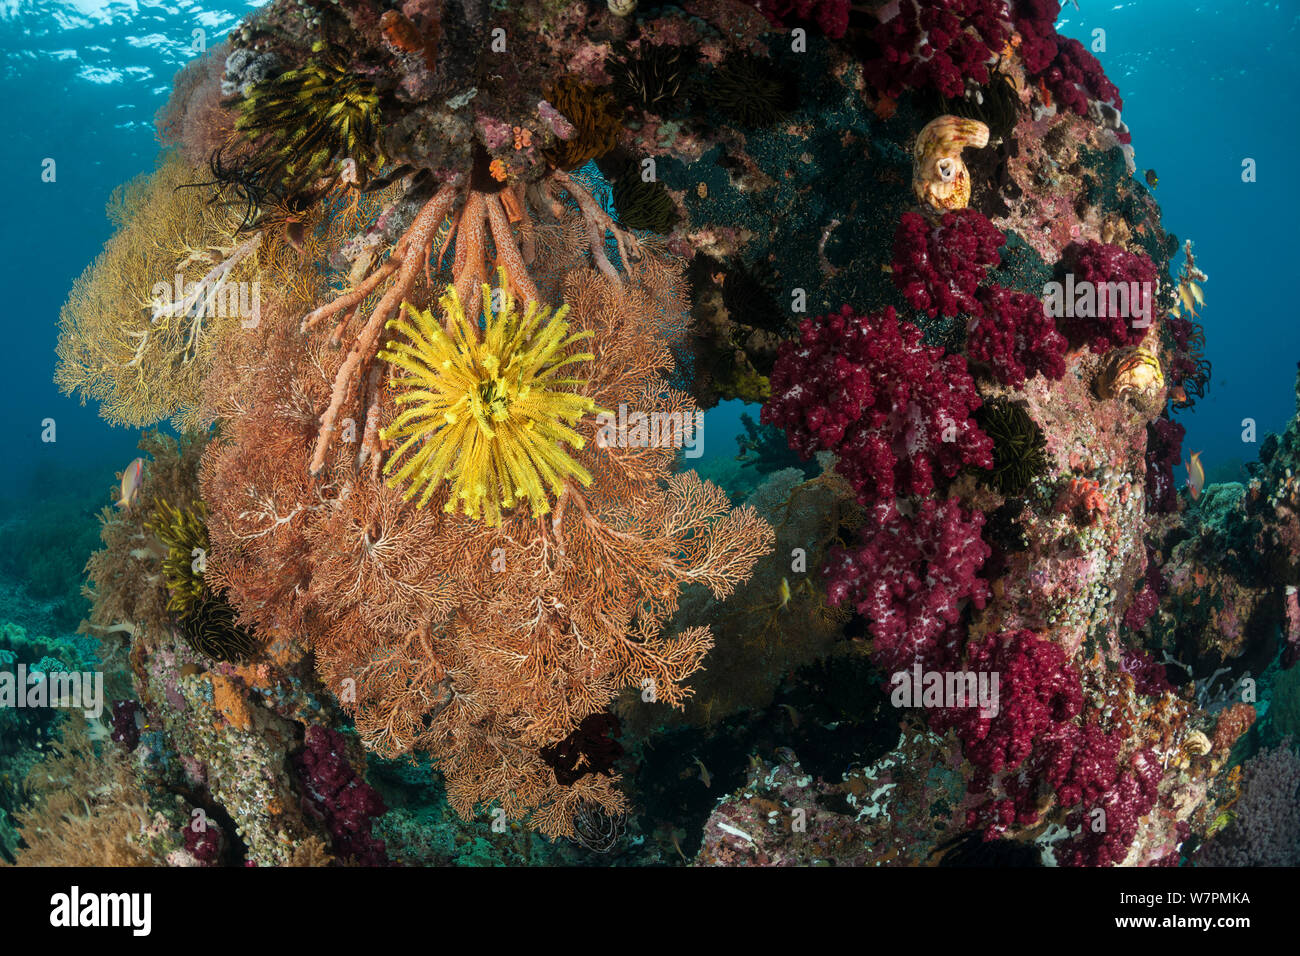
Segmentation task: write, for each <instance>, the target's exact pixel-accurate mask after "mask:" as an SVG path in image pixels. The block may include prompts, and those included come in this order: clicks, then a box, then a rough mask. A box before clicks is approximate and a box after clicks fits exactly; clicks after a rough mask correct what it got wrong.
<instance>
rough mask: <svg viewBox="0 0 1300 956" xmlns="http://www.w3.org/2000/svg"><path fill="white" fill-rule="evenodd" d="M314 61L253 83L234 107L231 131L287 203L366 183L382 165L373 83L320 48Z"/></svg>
mask: <svg viewBox="0 0 1300 956" xmlns="http://www.w3.org/2000/svg"><path fill="white" fill-rule="evenodd" d="M313 55H314V57H315V58H314V59H312V60H309V61H308V62H307V63H305V64H304V65H302V66H301V67H298V68H297V69H293V70H288V71H286V72H284V73H281V74H280V75H279V76H276V77H272V78H271V79H268V80H265V81H263V82H260V83H255V84H253V85H252V86H251V87H249V88H248V90H247V91H246V92H245V93H244V95H243V97H242V98H241V99H240V100H238V101H237V102H236V104H235V105H236V108H237V109H238V111H239V118H238V119H237V120H236V121H235V128H236V129H237V130H238V131H239V132H240V133H241V134H242V135H243V136H244V138H245V139H246V141H247V142H248V143H249V145H250V146H251V147H252V149H253V152H254V155H255V157H256V159H255V162H256V164H257V169H258V172H259V175H260V177H261V180H262V183H263V184H264V186H265V187H266V188H268V189H275V190H277V191H279V192H280V193H281V194H283V195H285V196H291V195H308V196H311V195H314V194H315V193H317V192H319V186H320V184H321V183H322V182H323V183H326V184H329V183H332V182H334V181H335V180H337V179H339V178H344V179H346V180H348V181H351V182H356V183H365V182H366V181H367V180H369V179H370V177H371V175H372V174H373V173H375V172H377V171H378V169H379V167H380V166H381V165H382V164H383V156H382V154H381V152H380V148H379V132H380V131H379V119H380V105H379V93H378V92H377V91H376V89H375V87H374V84H373V83H371V82H370V81H369V80H368V79H366V78H365V77H362V76H358V75H357V74H355V73H353V72H351V71H350V70H348V69H347V68H346V67H344V66H343V65H341V64H340V63H339V62H336V60H335V59H334V58H333V57H332V56H330V55H329V54H328V53H327V52H326V51H325V50H324V48H323V47H322V46H321V45H319V44H318V45H317V47H315V48H313Z"/></svg>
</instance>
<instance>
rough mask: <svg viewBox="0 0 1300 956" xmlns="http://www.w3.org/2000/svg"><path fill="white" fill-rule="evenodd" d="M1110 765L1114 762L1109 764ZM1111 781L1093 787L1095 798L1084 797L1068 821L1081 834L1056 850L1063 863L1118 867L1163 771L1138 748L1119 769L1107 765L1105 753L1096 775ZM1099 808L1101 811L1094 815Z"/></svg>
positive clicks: (1152, 803)
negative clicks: (1109, 778)
mask: <svg viewBox="0 0 1300 956" xmlns="http://www.w3.org/2000/svg"><path fill="white" fill-rule="evenodd" d="M1111 766H1113V763H1112V764H1111ZM1108 772H1109V773H1110V775H1111V781H1110V782H1109V783H1108V784H1106V785H1105V786H1098V787H1096V789H1095V790H1094V794H1095V797H1094V799H1091V800H1089V799H1086V798H1085V800H1084V803H1083V805H1082V806H1081V807H1080V808H1079V810H1078V811H1077V812H1076V813H1074V814H1072V815H1071V817H1070V818H1069V820H1067V824H1068V825H1069V826H1071V827H1078V828H1079V832H1078V833H1077V834H1075V835H1074V836H1072V837H1070V838H1069V839H1068V840H1066V841H1064V842H1063V843H1062V844H1061V845H1060V847H1058V848H1057V850H1056V859H1057V862H1058V863H1060V864H1061V865H1062V866H1116V865H1118V864H1120V863H1123V862H1124V858H1125V857H1126V856H1128V851H1129V848H1130V847H1131V846H1132V845H1133V839H1134V838H1135V837H1136V836H1137V831H1138V825H1139V823H1140V822H1141V819H1142V817H1143V816H1145V815H1146V814H1147V813H1149V812H1151V809H1152V807H1154V806H1155V805H1156V802H1157V800H1158V798H1159V793H1158V789H1157V788H1158V787H1159V785H1160V780H1161V778H1162V777H1163V776H1164V772H1163V771H1162V770H1161V768H1160V762H1159V761H1158V760H1157V759H1156V757H1155V754H1153V753H1152V752H1151V751H1150V750H1139V751H1138V752H1137V753H1136V754H1134V755H1133V757H1132V759H1131V760H1130V761H1129V762H1128V766H1127V767H1125V768H1124V769H1123V770H1120V771H1118V772H1115V771H1113V770H1110V768H1109V767H1108V766H1107V757H1105V756H1103V757H1102V758H1100V759H1099V760H1098V763H1097V766H1096V768H1095V774H1096V775H1097V777H1098V778H1099V779H1100V778H1101V777H1104V776H1105V775H1107V773H1108ZM1098 811H1101V814H1098Z"/></svg>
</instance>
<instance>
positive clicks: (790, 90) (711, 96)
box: [696, 53, 799, 129]
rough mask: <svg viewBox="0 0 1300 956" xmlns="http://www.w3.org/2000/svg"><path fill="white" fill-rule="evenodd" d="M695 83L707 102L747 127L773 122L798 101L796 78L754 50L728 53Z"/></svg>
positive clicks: (766, 124) (762, 125)
mask: <svg viewBox="0 0 1300 956" xmlns="http://www.w3.org/2000/svg"><path fill="white" fill-rule="evenodd" d="M696 82H697V84H698V92H699V94H700V96H701V98H702V99H703V100H704V102H705V103H706V104H708V105H709V106H711V107H712V108H713V109H715V110H717V111H718V112H719V113H721V114H722V115H723V116H725V117H726V118H727V119H728V120H730V121H731V122H732V123H735V124H736V125H737V126H742V127H745V128H748V129H761V128H762V127H765V126H772V125H774V124H775V123H776V122H777V121H778V120H780V119H781V118H782V117H783V116H785V115H786V114H788V113H790V112H791V111H793V110H794V108H795V106H796V105H797V103H798V97H799V93H798V87H797V85H796V83H795V80H794V78H793V77H792V76H790V75H789V74H788V73H786V72H785V71H784V70H782V69H780V68H779V67H777V65H776V64H775V63H773V62H772V61H771V60H761V59H759V58H758V57H756V56H754V55H753V54H752V53H732V54H729V55H728V56H727V58H726V59H724V60H723V61H722V62H721V63H720V64H718V65H717V66H716V67H714V68H713V70H711V71H710V72H709V73H707V74H705V75H704V76H703V77H700V78H698V79H697V81H696Z"/></svg>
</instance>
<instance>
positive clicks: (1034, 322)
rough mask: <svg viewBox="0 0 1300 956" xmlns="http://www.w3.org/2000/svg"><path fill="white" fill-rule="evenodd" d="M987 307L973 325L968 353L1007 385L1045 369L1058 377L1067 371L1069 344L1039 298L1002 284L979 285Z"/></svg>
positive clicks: (1049, 375) (1046, 373) (1047, 375)
mask: <svg viewBox="0 0 1300 956" xmlns="http://www.w3.org/2000/svg"><path fill="white" fill-rule="evenodd" d="M978 297H979V300H980V304H981V305H982V306H983V311H982V312H981V314H980V315H978V316H976V317H975V318H974V319H973V320H972V321H971V324H970V328H969V329H968V331H967V337H966V354H967V355H968V356H969V357H970V358H971V359H973V360H975V361H977V362H983V363H984V364H985V365H988V366H989V367H990V369H991V370H992V372H993V377H994V378H995V379H997V380H998V381H999V382H1001V383H1002V384H1003V385H1010V386H1011V387H1013V388H1019V387H1020V386H1021V385H1023V384H1024V383H1025V380H1026V379H1027V378H1032V377H1033V376H1035V375H1038V374H1040V373H1041V374H1042V375H1043V376H1044V377H1045V378H1048V379H1051V380H1053V381H1056V380H1057V379H1060V378H1061V377H1062V376H1064V375H1065V353H1066V350H1067V349H1068V348H1069V344H1068V343H1067V342H1066V341H1065V336H1063V335H1062V334H1061V333H1060V332H1058V331H1057V330H1056V322H1055V320H1053V319H1052V317H1051V316H1050V315H1048V314H1047V312H1046V310H1045V309H1044V308H1043V303H1042V301H1041V300H1039V299H1038V298H1037V297H1035V296H1032V295H1029V294H1028V293H1025V292H1015V291H1013V290H1011V289H1004V288H1002V286H997V285H995V286H990V287H988V288H987V289H981V290H980V292H979V294H978Z"/></svg>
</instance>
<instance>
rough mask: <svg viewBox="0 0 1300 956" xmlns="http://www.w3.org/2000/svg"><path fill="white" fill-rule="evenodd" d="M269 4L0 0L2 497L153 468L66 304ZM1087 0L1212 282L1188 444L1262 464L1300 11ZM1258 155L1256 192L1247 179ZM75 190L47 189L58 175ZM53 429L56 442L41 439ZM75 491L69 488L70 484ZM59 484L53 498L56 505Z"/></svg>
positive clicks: (723, 432) (724, 432)
mask: <svg viewBox="0 0 1300 956" xmlns="http://www.w3.org/2000/svg"><path fill="white" fill-rule="evenodd" d="M258 5H259V4H257V3H244V2H227V3H221V2H208V3H204V4H197V3H192V2H177V3H160V2H116V3H112V2H110V3H105V2H99V0H79V2H53V0H39V2H24V0H3V2H0V103H3V107H4V109H5V110H6V111H7V114H8V118H9V121H8V122H7V123H6V129H5V133H6V146H5V150H4V153H3V158H0V163H3V166H0V174H2V175H3V182H4V183H6V185H7V186H8V189H7V197H6V198H7V201H6V204H5V205H6V213H7V216H6V229H5V254H4V256H3V257H2V259H0V269H2V270H3V273H2V274H3V282H4V288H5V289H6V290H7V292H8V296H7V301H6V307H7V309H8V316H7V319H8V321H7V322H6V323H5V325H6V329H7V332H8V336H7V340H6V344H7V351H8V361H7V374H6V375H5V377H4V400H5V408H6V420H7V423H8V429H9V444H8V449H9V456H8V458H7V461H8V467H6V468H5V469H3V470H0V495H5V494H13V493H20V494H21V493H23V492H24V491H25V490H26V489H27V488H28V487H29V486H30V485H31V484H32V482H33V480H34V479H35V480H37V481H40V482H43V481H44V480H45V479H44V477H43V476H46V475H56V476H57V475H60V474H64V473H66V472H67V471H68V470H75V471H82V472H86V473H95V474H103V475H106V480H107V481H111V480H112V473H113V471H114V470H116V469H120V468H121V467H122V466H123V465H124V464H125V463H126V462H127V461H129V460H130V459H131V458H132V457H134V455H135V450H134V449H135V443H136V440H137V437H138V436H137V435H136V434H135V433H134V432H131V431H129V430H126V429H111V428H109V427H108V426H107V425H105V424H104V423H103V422H102V421H101V420H100V419H99V417H98V415H97V413H96V409H95V408H94V407H93V406H86V407H84V408H83V407H81V406H80V405H79V404H78V403H77V401H76V400H75V399H68V398H64V397H63V396H61V395H59V394H58V392H57V390H56V389H55V387H54V385H53V384H52V382H51V377H52V374H53V370H54V342H55V335H56V322H57V317H58V310H59V307H60V305H61V304H62V303H63V301H64V298H65V297H66V295H67V292H68V289H69V287H70V286H71V284H72V281H73V280H74V279H75V277H76V276H77V275H78V274H79V273H80V272H81V270H82V269H84V268H85V266H86V265H87V264H88V263H89V262H90V261H91V259H93V257H94V256H95V254H96V253H97V252H98V251H99V249H100V247H101V245H102V243H103V241H104V240H105V239H106V238H107V237H108V234H109V224H108V222H107V221H106V220H105V218H104V215H103V210H104V204H105V202H106V200H107V198H108V195H109V193H110V192H111V191H112V189H113V188H114V187H115V186H117V185H118V184H120V183H121V182H123V181H125V180H127V179H129V178H130V177H132V176H133V175H136V174H138V173H140V172H143V171H145V170H147V169H149V168H150V167H151V165H152V162H153V157H154V154H155V152H156V148H157V144H156V141H155V138H154V130H153V115H154V113H155V111H156V110H157V109H158V107H159V106H161V105H162V103H163V102H164V101H165V99H166V96H167V92H168V89H169V86H170V82H171V77H172V74H173V73H174V72H175V71H176V69H177V68H179V67H180V66H181V65H183V64H184V63H185V62H186V61H188V60H189V59H191V58H192V57H193V56H195V55H196V52H197V51H196V39H195V34H194V31H195V30H201V31H203V34H202V39H203V40H205V41H206V43H208V44H214V43H216V42H219V40H220V39H221V38H222V37H223V36H224V35H225V33H226V32H227V31H228V30H229V29H230V28H231V27H232V26H233V25H234V24H235V23H236V22H238V19H239V18H240V17H241V16H242V15H243V14H244V13H246V12H247V11H248V10H250V9H252V8H254V7H256V6H258ZM1080 6H1081V7H1082V8H1083V9H1082V10H1081V11H1076V10H1075V9H1074V8H1073V7H1072V6H1071V5H1070V4H1069V3H1067V4H1066V9H1065V10H1064V11H1063V12H1062V17H1061V22H1060V29H1061V30H1062V32H1064V33H1066V34H1068V35H1071V36H1075V37H1077V38H1079V39H1080V40H1082V41H1084V42H1085V43H1091V41H1092V31H1093V30H1094V29H1095V28H1098V27H1100V28H1102V29H1104V30H1105V31H1106V50H1105V52H1102V53H1100V54H1099V58H1100V59H1101V61H1102V63H1103V64H1104V65H1105V67H1106V69H1107V72H1108V74H1109V75H1110V76H1111V78H1112V79H1113V80H1114V81H1115V83H1116V84H1117V85H1118V86H1119V88H1120V91H1121V93H1122V95H1123V97H1124V100H1125V110H1124V118H1125V120H1126V121H1127V122H1128V124H1129V126H1130V128H1131V129H1132V131H1133V144H1134V147H1135V149H1136V152H1137V163H1138V167H1139V175H1140V174H1141V172H1142V171H1144V170H1145V169H1147V168H1148V167H1150V168H1154V169H1155V170H1157V172H1158V174H1159V177H1160V182H1159V186H1158V187H1157V189H1156V195H1157V198H1158V199H1159V201H1160V203H1161V206H1162V207H1163V210H1164V221H1165V224H1166V227H1167V228H1168V229H1170V230H1171V231H1173V232H1175V233H1176V234H1177V235H1178V236H1179V237H1180V238H1191V239H1193V240H1194V241H1195V243H1196V246H1195V248H1196V254H1197V262H1198V265H1200V266H1201V267H1202V268H1203V269H1204V270H1205V271H1206V272H1208V273H1209V276H1210V281H1209V282H1208V283H1206V284H1205V293H1206V298H1207V306H1206V308H1205V310H1204V313H1203V322H1204V326H1205V330H1206V336H1207V340H1208V341H1207V351H1208V355H1209V357H1210V358H1211V360H1212V362H1213V364H1214V376H1213V382H1212V385H1211V389H1210V393H1209V395H1208V396H1207V398H1206V399H1205V400H1203V401H1202V402H1200V403H1199V404H1198V406H1197V408H1196V410H1195V412H1193V413H1185V414H1183V415H1182V416H1181V420H1182V421H1183V422H1184V423H1185V424H1186V426H1187V428H1188V438H1187V447H1188V450H1193V451H1195V450H1201V451H1203V452H1204V454H1203V460H1204V461H1205V462H1206V463H1207V467H1208V470H1209V471H1210V473H1211V475H1213V474H1214V468H1215V465H1216V463H1222V462H1228V461H1230V460H1232V459H1250V458H1253V457H1254V454H1255V450H1256V448H1257V447H1258V446H1257V445H1245V444H1243V443H1242V441H1241V432H1242V424H1241V423H1242V420H1243V419H1246V418H1252V419H1254V420H1255V421H1256V423H1257V426H1258V437H1259V438H1261V439H1262V437H1263V435H1264V434H1265V433H1266V432H1267V431H1270V430H1274V431H1276V430H1280V429H1281V428H1282V427H1283V425H1284V423H1285V422H1286V420H1287V419H1288V417H1289V416H1290V415H1291V413H1292V411H1293V407H1294V405H1293V392H1292V386H1293V383H1294V379H1295V370H1296V361H1297V359H1300V328H1298V327H1297V323H1296V321H1295V319H1294V313H1293V311H1292V303H1291V301H1290V294H1289V281H1290V276H1291V274H1292V270H1293V264H1294V262H1295V258H1296V252H1297V248H1296V245H1297V244H1296V241H1295V238H1294V232H1293V228H1294V226H1293V224H1294V222H1295V221H1296V218H1297V212H1300V209H1298V208H1297V205H1298V203H1300V200H1298V199H1297V194H1296V190H1295V188H1294V185H1293V184H1292V182H1291V179H1290V167H1289V166H1288V162H1289V161H1290V159H1291V158H1292V157H1293V156H1295V155H1296V153H1297V148H1296V147H1297V138H1298V136H1297V132H1296V128H1295V124H1294V122H1293V115H1294V104H1293V103H1292V102H1291V97H1292V96H1293V90H1294V77H1295V69H1294V62H1293V58H1294V53H1293V51H1294V50H1295V49H1296V48H1297V42H1296V41H1297V38H1298V37H1297V25H1298V24H1300V3H1296V2H1294V0H1286V2H1274V3H1268V2H1261V0H1222V2H1219V3H1214V4H1210V3H1202V4H1193V3H1186V2H1182V0H1144V2H1142V3H1119V4H1114V3H1110V4H1108V3H1094V2H1090V0H1080ZM1244 157H1251V158H1253V159H1255V161H1256V163H1257V167H1258V181H1257V182H1255V183H1250V184H1247V183H1243V182H1242V181H1241V176H1240V170H1241V162H1242V159H1243V158H1244ZM46 158H52V159H54V160H55V161H56V163H57V179H56V181H55V182H53V183H43V182H42V181H41V170H42V162H43V160H45V159H46ZM739 411H740V407H739V403H727V404H726V405H724V406H722V407H720V408H719V409H718V410H716V411H714V412H712V413H711V414H710V416H709V427H708V443H707V445H706V449H707V451H706V455H708V456H729V455H734V454H735V443H734V440H733V438H732V435H733V434H734V432H735V431H736V428H737V425H738V419H739ZM50 418H52V419H54V421H55V423H56V427H57V432H56V436H57V440H56V441H55V442H53V443H47V442H42V441H41V433H42V428H43V425H42V423H43V421H44V420H45V419H50ZM52 480H54V481H56V482H57V481H58V479H57V478H55V479H52ZM48 491H50V489H48V488H44V487H42V492H43V493H44V492H48Z"/></svg>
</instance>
